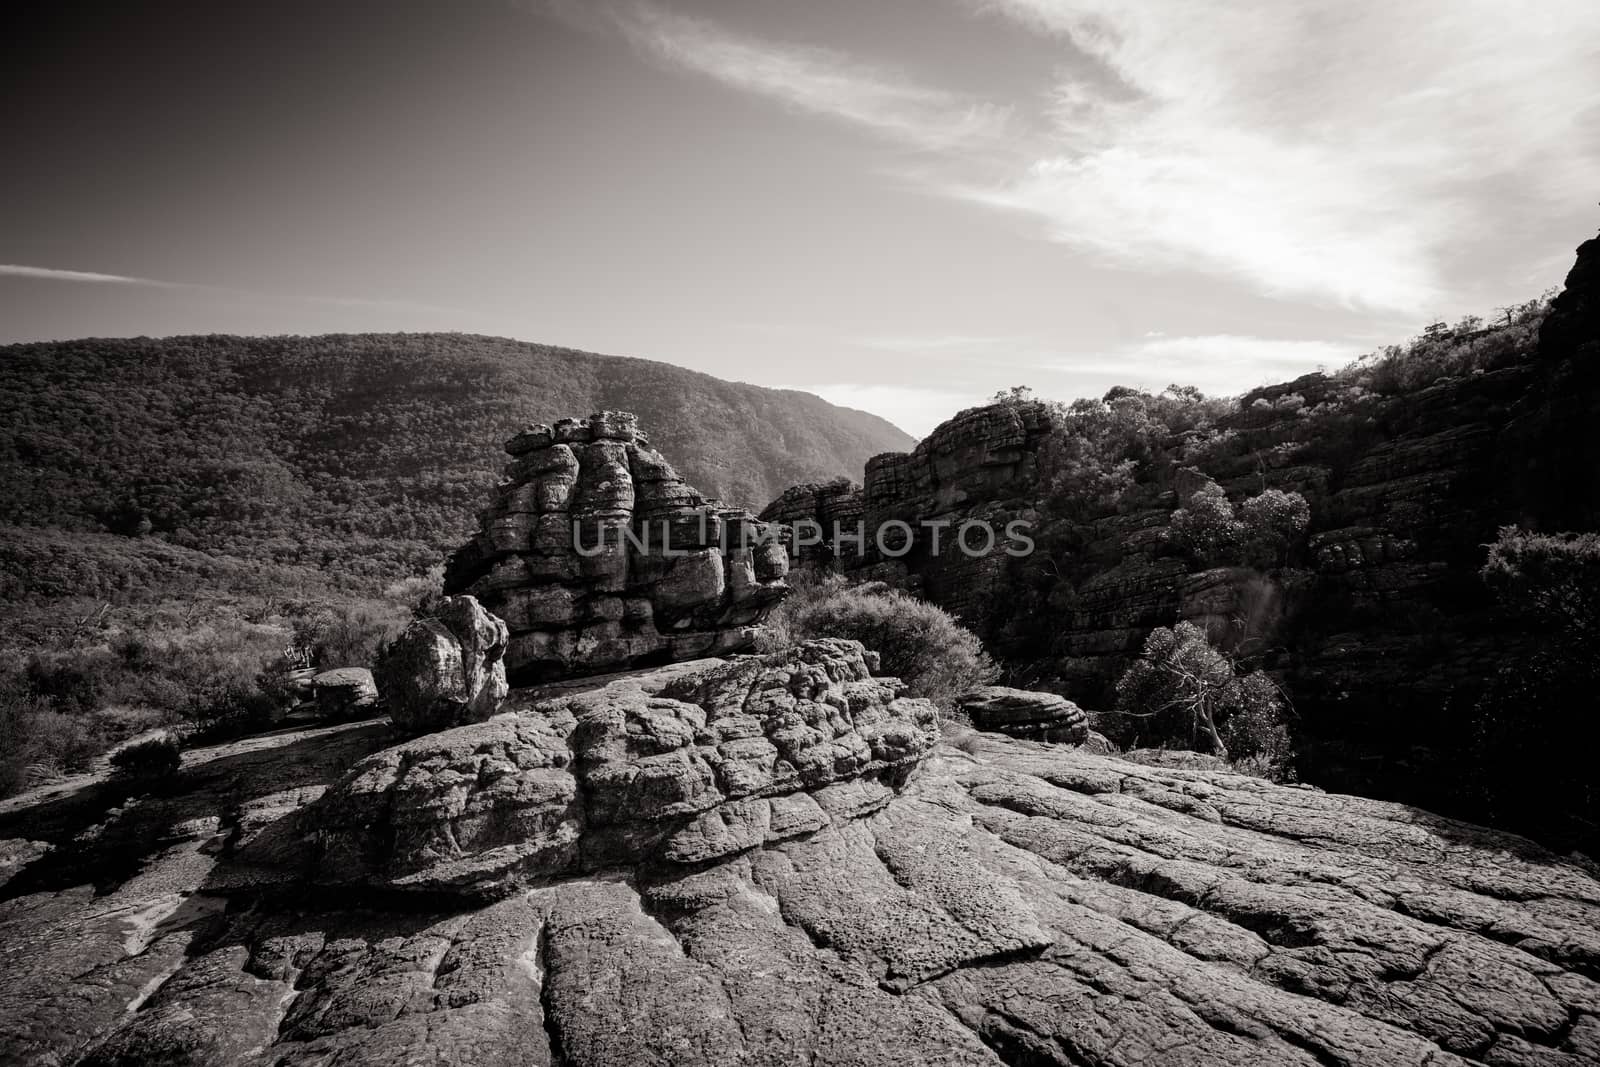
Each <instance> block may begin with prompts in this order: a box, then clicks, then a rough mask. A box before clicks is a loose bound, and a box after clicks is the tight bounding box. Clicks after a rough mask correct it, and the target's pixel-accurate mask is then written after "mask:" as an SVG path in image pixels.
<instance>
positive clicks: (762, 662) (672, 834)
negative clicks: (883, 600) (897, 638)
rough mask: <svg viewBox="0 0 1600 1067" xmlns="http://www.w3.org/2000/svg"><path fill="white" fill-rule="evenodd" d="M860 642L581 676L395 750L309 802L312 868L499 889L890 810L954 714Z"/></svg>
mask: <svg viewBox="0 0 1600 1067" xmlns="http://www.w3.org/2000/svg"><path fill="white" fill-rule="evenodd" d="M872 665H875V658H874V657H872V656H871V655H870V654H868V653H865V652H864V651H863V650H862V648H861V646H860V645H859V644H857V643H855V642H853V641H839V640H820V641H811V642H807V643H806V644H804V645H801V646H799V647H796V648H793V649H789V650H787V651H784V652H778V653H773V654H770V655H766V656H753V657H745V658H742V659H736V660H733V661H728V662H724V661H721V660H705V661H699V662H694V663H687V664H679V665H676V666H672V667H666V668H661V669H658V670H654V671H645V672H635V673H632V674H626V675H622V676H619V677H617V678H615V679H613V680H610V681H605V680H600V681H597V682H594V683H592V684H590V685H589V686H587V687H585V686H583V685H573V686H569V687H566V688H565V689H560V690H559V691H558V692H556V693H555V694H554V695H549V696H544V697H543V698H540V699H535V698H534V697H533V696H530V695H528V694H523V695H521V696H520V697H519V701H518V703H519V704H520V706H519V708H518V710H517V711H516V712H515V713H512V714H506V715H501V716H498V717H496V718H493V719H491V720H489V721H488V722H484V723H480V724H477V725H472V726H464V727H461V728H458V729H454V730H447V731H445V732H443V733H439V734H434V735H431V736H429V737H425V738H420V739H418V740H415V741H411V742H408V743H407V744H404V745H400V746H398V747H395V748H391V749H387V750H385V751H384V752H381V753H378V754H377V755H374V756H372V757H370V758H369V759H367V760H365V761H364V762H362V763H361V764H358V765H357V766H356V767H355V768H354V769H353V770H352V771H351V772H350V774H349V776H347V777H346V778H345V779H344V780H343V781H342V782H340V783H339V784H338V785H336V786H335V787H334V788H333V789H331V790H330V791H329V792H328V794H327V795H326V796H324V797H323V798H322V799H321V800H319V801H318V802H317V803H316V804H315V805H313V806H312V807H311V808H310V809H308V811H307V812H306V814H305V816H304V818H303V820H302V822H303V826H304V828H305V831H306V833H307V835H309V836H314V837H315V841H316V850H315V855H314V856H313V857H312V860H313V862H314V865H315V874H314V877H315V878H316V879H317V880H319V881H323V882H329V883H335V884H348V883H361V884H366V885H371V886H375V887H378V888H384V889H394V890H400V891H430V892H445V891H448V892H452V893H458V894H464V895H468V896H496V895H503V894H504V893H506V892H509V891H511V890H512V889H514V888H515V887H516V886H518V885H525V884H528V883H529V882H531V881H533V880H537V879H540V878H549V877H551V876H553V875H557V874H561V873H566V872H570V871H576V870H589V869H597V868H603V867H613V866H618V865H623V866H632V865H637V864H642V863H646V862H649V861H655V862H661V863H667V864H697V863H704V862H706V861H709V860H713V859H718V858H721V857H724V856H727V855H731V854H733V853H737V852H743V851H747V850H749V849H751V848H757V847H761V846H762V845H764V844H771V843H773V842H776V841H782V840H786V839H788V838H790V837H794V836H796V835H800V834H808V833H813V832H815V831H817V830H818V829H820V828H822V827H824V826H827V825H829V823H830V821H831V820H832V819H836V818H846V819H848V818H856V817H859V816H861V815H862V814H864V813H866V812H870V811H872V810H875V809H876V808H878V807H881V806H882V805H883V804H884V803H886V802H887V801H888V799H889V797H890V796H892V795H893V791H894V788H895V787H896V786H897V785H899V784H900V783H901V782H903V781H904V779H905V777H906V775H907V774H909V773H910V771H911V769H912V768H913V767H914V766H915V765H916V763H917V762H918V761H919V760H920V759H921V758H922V757H923V756H925V755H926V754H927V753H928V752H929V751H930V750H931V749H932V747H933V745H934V743H935V742H936V741H937V738H938V734H937V728H936V720H937V714H936V712H935V710H934V708H933V706H932V705H931V704H929V703H928V702H927V701H924V700H913V699H906V698H902V697H901V696H900V693H901V691H902V689H903V687H902V686H901V684H900V683H899V681H898V680H896V679H893V678H875V677H873V676H872V674H871V670H870V667H871V666H872Z"/></svg>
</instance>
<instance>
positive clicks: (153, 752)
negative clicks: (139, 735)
mask: <svg viewBox="0 0 1600 1067" xmlns="http://www.w3.org/2000/svg"><path fill="white" fill-rule="evenodd" d="M182 762H183V753H181V752H179V751H178V742H177V740H176V739H175V738H173V737H172V736H171V735H162V736H160V737H152V738H150V739H149V740H146V741H136V742H134V743H133V744H131V745H128V746H126V747H124V748H119V749H118V750H117V751H115V752H113V753H112V754H111V771H112V773H113V774H116V775H118V776H121V777H125V778H144V779H148V778H160V777H161V776H163V775H167V774H171V773H173V772H174V771H176V770H177V769H178V767H179V765H180V764H181V763H182Z"/></svg>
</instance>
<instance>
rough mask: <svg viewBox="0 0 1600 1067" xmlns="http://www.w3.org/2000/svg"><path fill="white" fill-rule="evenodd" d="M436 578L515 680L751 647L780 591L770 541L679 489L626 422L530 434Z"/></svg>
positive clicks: (569, 422) (783, 565) (609, 418)
mask: <svg viewBox="0 0 1600 1067" xmlns="http://www.w3.org/2000/svg"><path fill="white" fill-rule="evenodd" d="M506 451H507V452H508V453H510V454H511V456H512V462H511V465H510V467H509V468H508V469H507V471H506V475H507V479H508V480H507V481H506V482H505V483H504V484H502V485H501V486H499V487H498V488H497V489H496V490H495V493H494V499H493V501H492V503H491V504H490V506H489V508H488V509H487V510H485V511H484V512H482V513H481V515H480V521H481V528H480V531H479V533H478V535H477V536H476V537H475V538H473V540H472V541H471V542H469V543H468V544H467V545H466V546H464V547H463V548H461V549H460V550H458V551H457V552H456V553H455V554H454V555H453V556H452V557H451V559H450V562H449V565H448V566H447V568H446V571H445V591H446V592H449V593H471V594H472V595H474V596H476V597H477V598H478V599H480V600H481V601H482V602H483V603H484V605H485V607H487V608H488V609H489V610H490V611H492V612H494V613H495V614H496V615H498V616H500V617H501V618H503V619H504V620H505V621H506V623H507V625H508V626H509V627H510V630H511V639H510V643H509V645H508V647H507V650H506V655H505V661H506V669H507V672H508V675H509V677H510V678H511V680H512V682H513V683H514V684H531V683H534V682H538V681H544V680H549V679H554V678H565V677H573V676H577V675H586V674H597V673H603V672H605V671H614V670H620V669H624V668H627V667H631V666H638V665H646V664H654V663H663V662H669V661H672V660H682V659H692V658H696V657H701V656H708V655H721V654H725V653H729V652H737V651H743V650H747V649H748V648H750V647H751V645H752V642H753V640H754V637H755V634H756V627H757V625H758V624H759V623H760V622H761V620H762V619H763V618H765V617H766V614H767V613H768V612H769V611H770V610H771V609H772V607H773V605H775V604H776V603H777V602H778V601H779V600H781V599H782V598H783V596H784V594H785V593H786V592H787V591H788V587H787V585H785V583H784V580H783V579H784V575H785V574H786V573H787V571H788V557H787V555H786V554H785V552H784V549H783V546H782V545H781V544H779V543H778V540H777V537H776V531H773V530H769V529H768V527H767V526H766V525H765V524H764V523H760V522H757V521H756V520H755V518H754V517H753V516H752V515H751V514H750V513H749V512H747V511H743V510H741V509H738V508H723V507H718V506H717V505H716V504H715V502H714V501H710V500H707V499H706V498H705V497H703V496H701V495H700V494H699V493H697V492H696V491H695V490H694V489H693V488H691V487H690V486H688V485H685V484H684V482H683V480H682V479H681V478H679V477H678V475H677V473H676V472H675V471H674V470H673V469H672V466H671V465H670V464H669V463H668V462H667V461H666V459H664V458H663V457H662V456H661V454H660V453H658V452H656V451H655V450H654V449H652V448H651V447H650V445H649V442H648V441H647V440H646V439H645V437H644V436H643V435H642V434H641V433H640V432H639V429H638V424H637V420H636V419H635V418H634V417H633V416H632V415H630V414H628V413H627V412H617V411H602V412H598V413H596V414H595V415H594V416H592V417H591V418H588V419H563V420H561V421H560V422H558V423H556V424H555V425H554V426H544V425H539V426H531V427H529V428H528V429H526V430H524V431H523V432H522V433H520V434H518V435H517V436H516V437H513V438H512V439H511V440H510V441H509V442H507V443H506Z"/></svg>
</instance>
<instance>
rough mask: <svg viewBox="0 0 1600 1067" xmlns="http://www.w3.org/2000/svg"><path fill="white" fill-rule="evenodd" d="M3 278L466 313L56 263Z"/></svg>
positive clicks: (4, 271) (5, 272)
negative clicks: (65, 266) (61, 267)
mask: <svg viewBox="0 0 1600 1067" xmlns="http://www.w3.org/2000/svg"><path fill="white" fill-rule="evenodd" d="M0 278H30V279H37V280H40V281H51V282H74V283H86V284H93V285H132V286H139V287H142V288H147V289H181V290H188V291H192V292H196V293H226V294H231V295H233V296H243V297H250V298H252V299H256V300H287V301H291V302H294V303H308V304H327V305H329V306H332V307H344V308H376V309H390V310H394V309H401V310H408V311H430V312H439V313H443V314H450V315H460V314H465V313H464V312H462V311H461V310H460V309H458V308H449V307H441V306H440V305H438V304H421V303H416V302H414V301H410V300H391V299H387V298H383V297H379V298H370V297H358V296H311V295H307V294H303V293H269V292H262V291H260V290H255V289H236V288H234V287H232V286H226V285H207V284H205V283H203V282H173V281H163V280H161V279H159V278H141V277H136V276H134V275H129V274H105V273H102V272H100V271H92V270H58V269H56V268H54V267H30V266H25V265H23V264H20V263H0Z"/></svg>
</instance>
